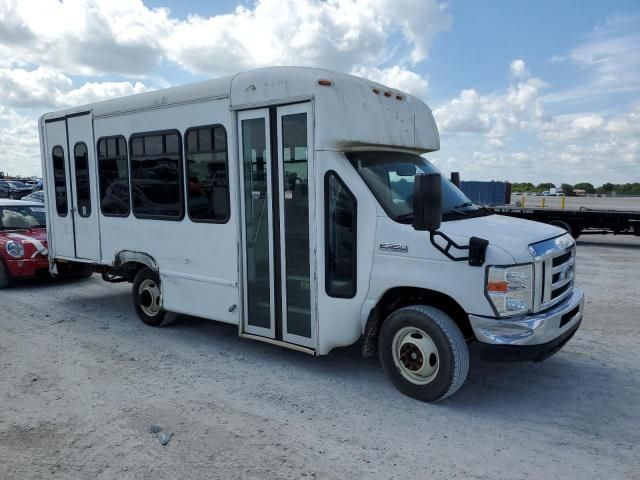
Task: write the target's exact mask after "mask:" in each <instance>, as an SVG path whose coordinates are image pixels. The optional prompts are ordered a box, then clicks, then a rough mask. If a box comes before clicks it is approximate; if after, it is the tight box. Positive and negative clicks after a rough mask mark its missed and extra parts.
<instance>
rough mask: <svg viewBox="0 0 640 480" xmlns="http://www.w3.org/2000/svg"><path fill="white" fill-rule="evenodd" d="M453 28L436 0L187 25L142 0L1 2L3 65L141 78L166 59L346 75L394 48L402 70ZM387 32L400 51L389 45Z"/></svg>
mask: <svg viewBox="0 0 640 480" xmlns="http://www.w3.org/2000/svg"><path fill="white" fill-rule="evenodd" d="M450 26H451V16H450V15H449V14H448V13H447V12H446V10H445V8H444V7H443V6H442V5H441V4H439V3H437V1H436V0H359V1H358V0H326V1H322V0H257V1H256V3H255V4H253V5H251V6H250V7H244V6H240V7H237V8H236V9H235V10H234V11H233V12H232V13H228V14H221V15H215V16H210V17H202V16H198V15H192V16H189V17H188V18H187V19H186V20H178V19H176V18H172V17H171V16H170V13H169V11H168V10H167V9H163V8H148V7H146V6H145V5H144V4H143V3H142V1H141V0H109V1H108V2H104V1H98V0H65V1H62V2H59V1H57V0H3V1H2V2H1V3H0V59H1V60H0V66H4V67H13V68H15V67H18V66H20V67H25V66H29V65H40V66H44V67H51V68H54V69H56V70H57V71H59V72H62V73H66V74H83V75H100V74H105V73H108V74H115V73H119V74H127V75H141V74H148V73H150V72H152V71H153V70H154V69H155V68H156V67H158V66H159V65H160V63H161V62H162V60H163V59H168V60H169V61H171V62H175V63H177V64H178V65H180V66H181V67H182V68H184V69H186V70H188V71H189V72H192V73H207V74H212V75H222V74H230V73H236V72H238V71H241V70H246V69H248V68H253V67H256V66H262V65H274V64H285V65H286V64H289V65H291V64H296V65H314V66H322V67H327V68H333V69H337V70H341V71H347V72H349V71H351V70H352V69H353V68H354V67H371V66H379V65H381V64H382V63H384V62H385V61H387V60H389V58H388V52H389V51H391V50H393V49H394V48H399V52H400V54H401V55H402V54H404V55H405V57H406V58H404V59H400V63H403V64H415V63H417V62H420V61H423V60H424V59H425V58H426V57H427V56H428V52H429V49H430V47H431V43H432V40H433V37H434V36H435V35H436V34H437V33H438V32H440V31H442V30H446V29H448V28H450ZM394 34H398V35H399V36H400V37H401V38H403V40H404V42H403V44H402V45H401V46H399V45H392V44H389V38H390V37H392V35H394ZM401 47H402V48H401ZM405 50H406V52H405Z"/></svg>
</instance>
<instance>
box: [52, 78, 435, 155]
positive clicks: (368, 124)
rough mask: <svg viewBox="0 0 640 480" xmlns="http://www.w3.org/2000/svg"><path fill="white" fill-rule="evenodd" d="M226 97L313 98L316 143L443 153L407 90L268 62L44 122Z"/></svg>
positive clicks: (426, 114)
mask: <svg viewBox="0 0 640 480" xmlns="http://www.w3.org/2000/svg"><path fill="white" fill-rule="evenodd" d="M213 99H220V100H222V99H228V100H227V101H228V103H229V108H230V109H231V110H240V109H249V108H260V107H267V106H271V105H281V104H287V103H295V102H298V101H306V100H311V99H315V104H314V105H315V106H314V108H315V110H316V115H315V118H316V125H315V134H316V135H315V142H316V148H318V149H320V150H322V149H326V150H341V151H344V150H358V149H366V148H371V146H372V145H375V146H377V147H380V148H402V149H407V150H411V151H416V152H428V151H434V150H438V149H439V147H440V140H439V135H438V129H437V127H436V124H435V121H434V119H433V115H432V113H431V110H430V109H429V107H428V106H427V105H426V104H425V103H424V102H423V101H422V100H420V99H419V98H417V97H414V96H412V95H410V94H408V93H406V92H403V91H400V90H397V89H393V88H389V87H387V86H385V85H382V84H379V83H377V82H373V81H371V80H367V79H364V78H360V77H356V76H353V75H348V74H345V73H339V72H335V71H331V70H324V69H319V68H310V67H265V68H259V69H255V70H249V71H246V72H242V73H238V74H236V75H232V76H227V77H221V78H216V79H211V80H205V81H202V82H198V83H193V84H189V85H183V86H177V87H171V88H165V89H161V90H155V91H152V92H146V93H141V94H136V95H130V96H127V97H122V98H116V99H111V100H105V101H101V102H97V103H93V104H90V105H84V106H80V107H74V108H69V109H66V110H62V111H58V112H54V113H48V114H45V115H44V116H43V117H42V119H41V121H42V122H44V121H47V120H51V119H54V118H60V117H64V116H66V115H74V114H78V113H82V112H87V111H92V113H93V115H94V117H103V116H114V115H123V114H126V113H128V112H134V111H141V110H147V109H154V108H161V107H165V106H170V105H179V104H185V103H190V102H197V101H202V100H213Z"/></svg>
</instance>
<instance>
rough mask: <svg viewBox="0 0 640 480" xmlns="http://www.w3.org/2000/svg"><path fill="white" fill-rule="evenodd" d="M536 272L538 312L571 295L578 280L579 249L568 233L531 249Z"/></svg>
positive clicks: (535, 307)
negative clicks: (577, 250) (577, 262)
mask: <svg viewBox="0 0 640 480" xmlns="http://www.w3.org/2000/svg"><path fill="white" fill-rule="evenodd" d="M529 249H530V251H531V254H532V255H533V257H534V261H535V262H534V265H535V272H536V298H535V305H534V310H535V311H541V310H545V309H547V308H549V307H552V306H553V305H556V304H557V303H560V302H561V301H562V300H564V299H565V298H567V297H568V296H569V295H571V291H572V287H573V283H574V279H575V261H576V248H575V241H574V240H573V238H572V237H571V236H570V235H568V234H566V235H562V236H560V237H556V238H552V239H550V240H545V241H543V242H539V243H536V244H533V245H530V247H529Z"/></svg>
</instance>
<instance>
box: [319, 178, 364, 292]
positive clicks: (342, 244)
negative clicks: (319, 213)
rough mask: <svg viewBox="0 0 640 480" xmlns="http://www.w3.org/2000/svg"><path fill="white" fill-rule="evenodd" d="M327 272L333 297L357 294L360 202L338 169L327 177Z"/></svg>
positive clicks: (329, 289) (327, 280)
mask: <svg viewBox="0 0 640 480" xmlns="http://www.w3.org/2000/svg"><path fill="white" fill-rule="evenodd" d="M324 185H325V199H324V200H325V205H324V209H325V267H326V269H325V272H326V279H325V282H326V285H325V287H326V291H327V294H328V295H329V296H331V297H341V298H352V297H353V296H355V294H356V271H357V261H356V232H357V226H358V222H357V204H356V199H355V197H354V196H353V194H352V193H351V192H350V191H349V189H348V188H347V187H346V186H345V184H344V183H342V180H340V177H338V175H337V174H336V173H335V172H328V173H327V174H326V176H325V183H324Z"/></svg>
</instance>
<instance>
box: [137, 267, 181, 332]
mask: <svg viewBox="0 0 640 480" xmlns="http://www.w3.org/2000/svg"><path fill="white" fill-rule="evenodd" d="M161 292H162V290H161V285H160V278H159V277H158V274H157V273H156V272H154V271H153V270H151V269H149V268H146V267H145V268H142V269H140V271H138V273H137V274H136V276H135V279H134V280H133V289H132V294H133V305H134V308H135V309H136V313H137V314H138V318H140V320H142V323H144V324H145V325H149V326H150V327H163V326H165V325H168V324H169V323H171V322H173V320H174V319H175V315H171V314H169V312H167V311H166V310H164V309H163V308H162V307H161V306H160V305H161V304H162V295H161Z"/></svg>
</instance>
